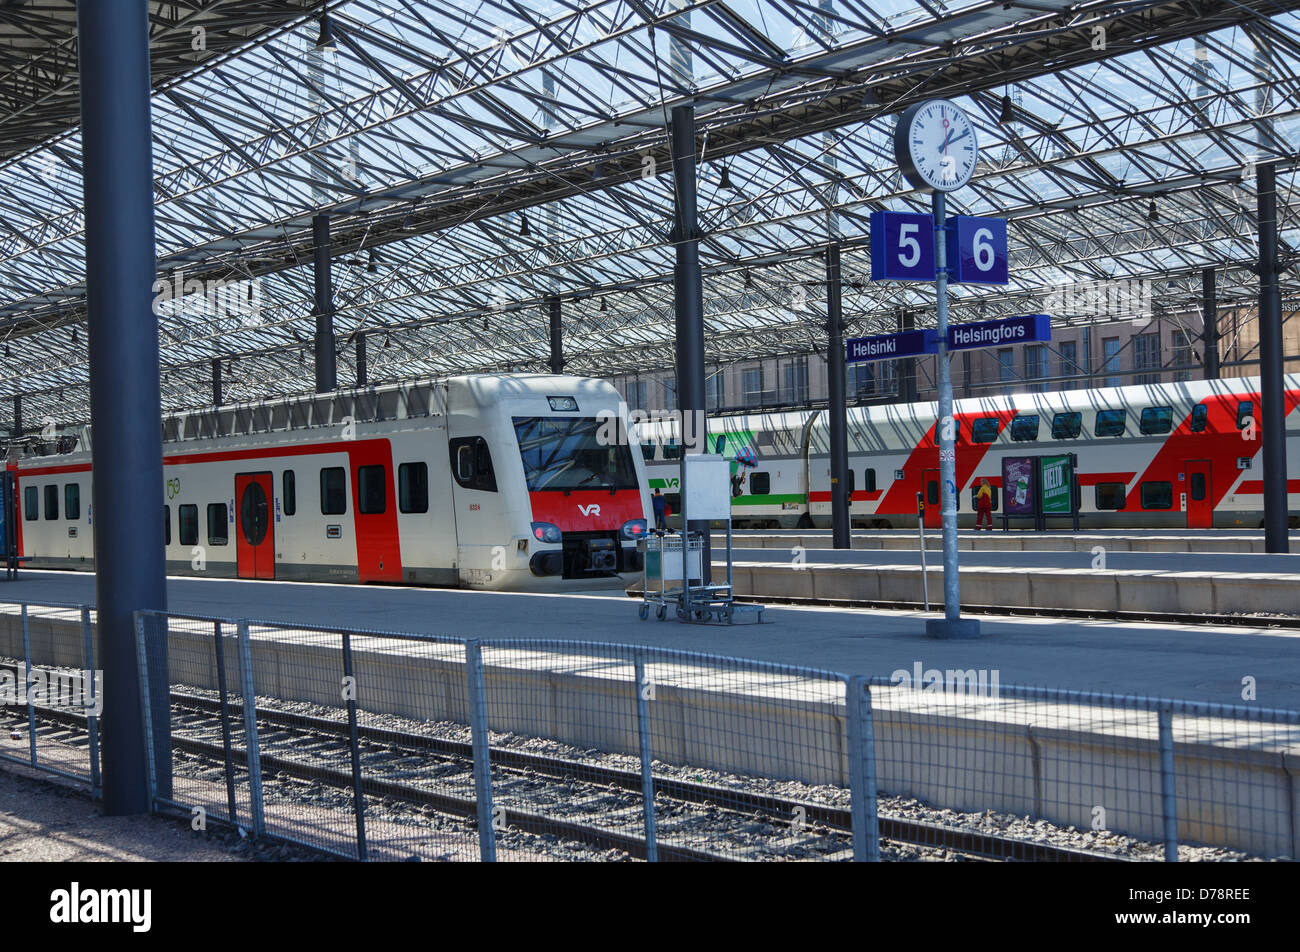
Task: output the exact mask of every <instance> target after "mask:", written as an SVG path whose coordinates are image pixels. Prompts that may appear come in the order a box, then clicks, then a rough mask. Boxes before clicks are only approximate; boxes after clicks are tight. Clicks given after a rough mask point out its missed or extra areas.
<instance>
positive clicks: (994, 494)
mask: <svg viewBox="0 0 1300 952" xmlns="http://www.w3.org/2000/svg"><path fill="white" fill-rule="evenodd" d="M979 492H980V487H979V483H975V484H974V485H972V486H971V488H970V507H971V509H976V508H978V506H977V503H976V501H975V497H976V496H978V495H979ZM989 492H990V493H991V500H990V501H991V502H992V503H993V510H994V511H995V512H996V511H997V508H998V487H996V486H994V485H993V484H992V483H989Z"/></svg>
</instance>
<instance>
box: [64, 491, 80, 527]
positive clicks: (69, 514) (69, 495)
mask: <svg viewBox="0 0 1300 952" xmlns="http://www.w3.org/2000/svg"><path fill="white" fill-rule="evenodd" d="M63 518H65V519H73V520H76V519H80V518H81V487H80V486H78V485H77V484H76V483H64V485H63Z"/></svg>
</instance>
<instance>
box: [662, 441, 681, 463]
mask: <svg viewBox="0 0 1300 952" xmlns="http://www.w3.org/2000/svg"><path fill="white" fill-rule="evenodd" d="M681 458H682V446H681V444H680V443H678V442H677V441H675V440H674V441H672V442H669V443H665V444H664V459H681Z"/></svg>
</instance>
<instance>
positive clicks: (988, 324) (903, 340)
mask: <svg viewBox="0 0 1300 952" xmlns="http://www.w3.org/2000/svg"><path fill="white" fill-rule="evenodd" d="M1051 339H1052V322H1051V319H1050V318H1048V316H1047V315H1046V314H1030V315H1028V316H1026V317H1008V318H1003V319H1002V320H997V321H978V322H976V323H974V324H953V325H951V326H950V327H949V328H948V349H949V350H970V349H971V348H974V347H995V346H998V345H1005V344H1028V343H1031V342H1033V341H1045V340H1051ZM938 342H939V335H938V334H937V333H936V332H935V331H932V330H919V331H903V332H902V333H901V334H881V335H878V336H876V337H855V338H853V339H852V340H850V341H848V342H847V344H846V345H845V346H846V349H847V354H846V355H845V359H846V360H847V361H848V362H849V363H855V362H857V361H863V360H893V359H894V358H897V357H919V356H921V355H922V354H934V353H937V352H938Z"/></svg>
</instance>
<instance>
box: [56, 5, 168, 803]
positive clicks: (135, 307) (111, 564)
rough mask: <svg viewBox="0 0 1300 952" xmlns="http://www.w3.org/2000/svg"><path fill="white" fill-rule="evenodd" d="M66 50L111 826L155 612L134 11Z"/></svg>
mask: <svg viewBox="0 0 1300 952" xmlns="http://www.w3.org/2000/svg"><path fill="white" fill-rule="evenodd" d="M77 51H78V60H79V68H80V88H81V141H82V152H83V163H82V164H83V169H84V173H83V187H84V194H85V208H86V232H85V234H86V307H87V311H88V312H89V335H88V336H89V352H90V397H91V405H90V420H91V425H92V427H93V428H94V434H95V442H94V463H95V475H94V485H93V490H92V494H93V505H94V507H95V597H96V608H97V611H98V636H99V645H98V655H97V657H96V659H95V661H96V666H97V667H99V668H101V669H102V670H103V672H104V675H103V682H102V683H103V684H104V685H105V687H106V689H105V691H104V692H103V694H104V711H103V719H102V720H101V721H100V737H101V741H102V743H103V748H102V750H103V761H104V771H103V784H104V812H105V814H107V815H109V816H123V815H126V814H132V813H142V812H145V811H147V810H148V809H149V807H150V801H149V787H148V774H147V756H148V753H147V749H146V745H145V734H144V722H143V714H142V712H141V705H140V696H141V686H140V680H139V672H138V670H137V667H136V645H135V624H134V618H133V613H134V612H136V611H137V610H141V609H155V610H163V609H166V607H167V591H166V586H165V582H164V578H165V576H164V563H163V560H164V552H163V545H162V538H163V522H162V515H163V505H162V504H163V465H162V432H161V427H160V425H159V421H160V419H161V418H162V398H161V395H160V393H159V382H158V322H157V319H156V318H155V317H154V316H153V309H152V294H153V283H154V279H155V278H156V277H157V261H156V259H155V253H154V218H153V198H154V195H153V156H152V145H153V139H152V136H151V135H150V115H149V93H150V86H149V22H148V9H147V5H146V4H145V2H144V0H126V2H122V3H99V2H96V0H78V2H77ZM150 627H154V626H150ZM157 627H163V628H164V629H165V626H157ZM151 637H155V638H156V642H155V643H151V644H149V645H147V649H148V650H149V651H150V659H151V667H154V669H155V670H162V671H166V664H167V662H166V658H167V654H166V652H167V642H166V633H165V630H164V631H163V632H162V633H161V634H159V635H151ZM155 666H160V667H155ZM160 683H161V685H162V690H161V691H157V690H155V691H153V692H151V697H153V698H154V699H155V703H154V705H153V710H152V712H151V722H152V727H153V743H154V749H155V751H157V755H156V760H155V764H154V767H155V771H156V773H155V782H156V784H157V787H156V790H157V793H158V795H159V796H170V795H171V740H170V724H169V721H170V711H169V706H170V705H169V703H168V698H167V690H166V684H167V680H166V678H165V677H164V678H162V679H161V682H160Z"/></svg>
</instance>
